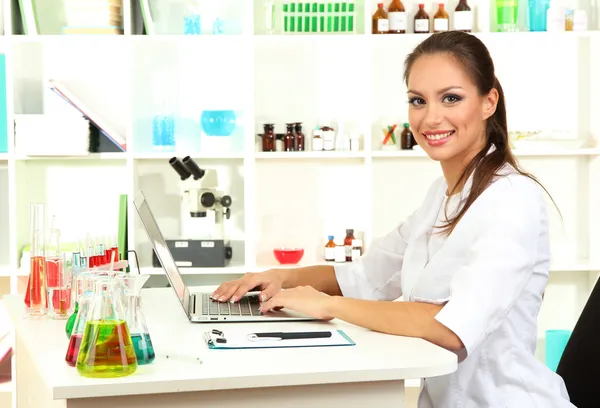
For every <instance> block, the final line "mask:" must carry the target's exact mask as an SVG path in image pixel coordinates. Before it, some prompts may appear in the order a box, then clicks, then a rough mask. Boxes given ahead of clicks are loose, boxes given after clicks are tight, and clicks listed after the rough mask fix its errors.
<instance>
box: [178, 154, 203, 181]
mask: <svg viewBox="0 0 600 408" xmlns="http://www.w3.org/2000/svg"><path fill="white" fill-rule="evenodd" d="M183 164H184V165H185V167H186V168H187V170H188V171H189V172H190V173H191V174H192V176H194V180H199V179H201V178H202V177H203V176H204V170H202V169H201V168H200V167H198V165H197V164H196V162H195V161H194V159H192V158H191V157H190V156H185V157H184V158H183Z"/></svg>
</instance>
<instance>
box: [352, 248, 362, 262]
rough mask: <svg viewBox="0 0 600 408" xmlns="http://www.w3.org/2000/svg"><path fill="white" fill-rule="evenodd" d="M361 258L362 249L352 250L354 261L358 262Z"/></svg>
mask: <svg viewBox="0 0 600 408" xmlns="http://www.w3.org/2000/svg"><path fill="white" fill-rule="evenodd" d="M359 259H360V249H353V250H352V262H356V261H358V260H359Z"/></svg>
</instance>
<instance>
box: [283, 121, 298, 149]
mask: <svg viewBox="0 0 600 408" xmlns="http://www.w3.org/2000/svg"><path fill="white" fill-rule="evenodd" d="M285 125H286V126H287V133H286V134H285V136H284V137H283V150H284V151H286V152H293V151H294V148H295V147H296V143H295V142H296V137H295V135H294V124H293V123H286V124H285Z"/></svg>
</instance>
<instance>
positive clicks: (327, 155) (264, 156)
mask: <svg viewBox="0 0 600 408" xmlns="http://www.w3.org/2000/svg"><path fill="white" fill-rule="evenodd" d="M366 156H367V154H366V152H364V151H353V152H351V151H335V150H334V151H305V152H256V153H255V156H254V157H255V158H256V159H257V160H269V159H277V160H286V159H290V160H293V159H357V158H358V159H360V158H365V157H366Z"/></svg>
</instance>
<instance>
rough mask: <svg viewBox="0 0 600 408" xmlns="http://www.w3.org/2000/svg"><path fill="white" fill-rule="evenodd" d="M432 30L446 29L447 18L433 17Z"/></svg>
mask: <svg viewBox="0 0 600 408" xmlns="http://www.w3.org/2000/svg"><path fill="white" fill-rule="evenodd" d="M433 30H434V31H448V19H447V18H435V19H433Z"/></svg>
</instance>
